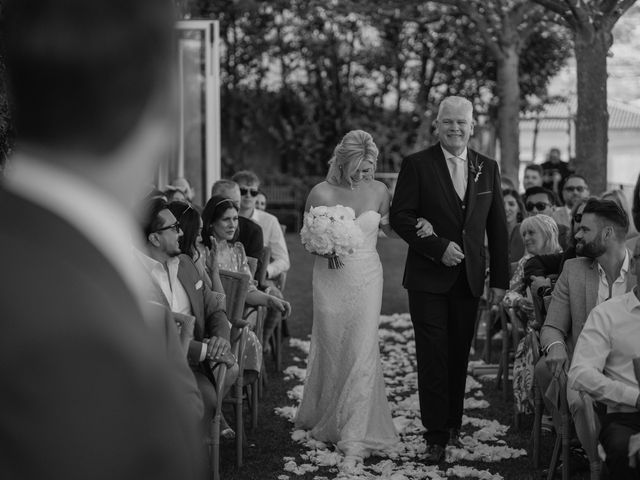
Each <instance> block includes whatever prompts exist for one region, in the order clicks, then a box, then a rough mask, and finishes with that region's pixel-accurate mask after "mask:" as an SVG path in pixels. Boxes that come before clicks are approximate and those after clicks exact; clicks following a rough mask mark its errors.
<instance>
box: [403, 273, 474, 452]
mask: <svg viewBox="0 0 640 480" xmlns="http://www.w3.org/2000/svg"><path fill="white" fill-rule="evenodd" d="M478 301H479V298H478V297H475V296H473V294H472V293H471V290H470V288H469V282H468V281H467V275H466V271H465V266H464V263H463V264H462V268H461V269H460V274H459V275H458V278H457V279H456V281H455V283H454V284H453V286H452V287H451V289H450V290H449V291H448V292H445V293H437V294H436V293H429V292H423V291H419V290H409V311H410V313H411V321H412V323H413V329H414V331H415V340H416V357H417V361H418V393H419V397H420V415H421V417H422V424H423V425H424V427H425V428H426V429H427V432H426V433H425V435H424V438H425V440H426V441H427V443H428V444H437V445H442V446H444V445H446V443H447V441H448V439H449V429H451V428H460V426H461V424H462V410H463V404H464V391H465V383H466V379H467V364H468V361H469V350H470V348H471V341H472V339H473V334H474V331H475V328H474V327H475V321H476V314H477V311H478Z"/></svg>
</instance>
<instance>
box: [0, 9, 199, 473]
mask: <svg viewBox="0 0 640 480" xmlns="http://www.w3.org/2000/svg"><path fill="white" fill-rule="evenodd" d="M2 13H3V17H4V24H3V25H2V28H1V29H0V32H1V34H2V37H3V38H2V46H3V52H2V54H3V57H4V59H5V62H6V77H7V81H8V88H9V104H10V108H11V113H12V120H13V122H14V126H15V129H16V132H17V148H16V154H15V156H14V158H13V159H12V162H13V169H12V172H11V174H10V175H8V176H7V179H6V184H5V185H4V186H2V187H0V222H1V223H2V229H1V230H0V251H1V252H2V268H3V276H4V278H5V279H6V281H5V282H3V285H2V288H1V289H0V325H2V327H4V328H3V332H4V333H3V334H2V336H0V383H1V384H2V395H0V432H2V440H3V441H2V444H3V447H4V448H2V450H1V451H0V478H7V479H9V478H15V479H18V478H19V479H23V480H24V479H43V478H47V479H54V480H57V479H60V480H62V479H64V480H75V479H77V480H86V479H89V478H90V479H92V480H111V479H119V480H128V479H130V480H138V479H142V478H153V479H154V480H160V479H166V480H169V479H176V478H181V479H184V478H189V479H191V478H197V477H198V476H199V473H200V472H199V467H200V465H201V464H202V462H201V459H200V455H199V453H200V451H201V449H202V448H201V444H199V443H198V439H197V436H196V431H195V429H194V427H196V426H197V420H196V419H195V418H194V416H193V415H192V412H191V411H189V409H188V408H187V407H186V406H185V405H184V403H183V402H181V399H182V398H183V397H182V396H181V393H180V392H179V391H178V390H179V388H180V387H178V386H177V385H178V384H179V380H178V379H177V378H176V377H175V368H173V366H172V365H171V364H170V362H169V358H168V356H167V354H166V351H164V350H163V349H164V345H162V343H161V342H159V341H158V338H157V337H156V334H157V329H155V328H152V325H155V324H157V322H154V319H152V318H148V317H145V312H146V310H145V304H144V302H142V301H141V297H140V295H139V293H140V292H141V285H140V283H139V281H140V277H139V275H138V273H137V270H135V268H134V265H135V263H134V262H133V261H132V257H131V244H132V243H133V244H137V243H138V242H139V239H138V238H131V232H135V231H137V229H136V227H135V222H134V219H133V218H131V216H130V213H129V212H130V211H131V210H132V205H133V204H134V203H133V201H134V199H132V198H130V197H131V192H135V191H138V190H139V189H140V186H141V185H143V184H144V183H145V182H146V181H147V179H148V178H151V176H152V172H153V170H154V167H155V164H156V161H157V159H158V158H162V155H163V154H164V151H165V147H166V140H165V139H167V138H170V137H171V130H170V127H171V125H170V122H169V121H168V119H169V113H170V110H171V108H170V107H171V105H172V102H171V98H173V94H172V85H171V84H172V80H171V79H172V75H171V71H170V70H171V66H172V64H173V56H172V50H173V36H172V31H173V23H174V20H175V19H174V12H173V4H172V2H170V1H168V0H137V1H135V2H131V1H129V0H91V1H87V0H55V1H54V0H7V1H6V2H3V12H2Z"/></svg>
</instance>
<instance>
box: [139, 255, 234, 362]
mask: <svg viewBox="0 0 640 480" xmlns="http://www.w3.org/2000/svg"><path fill="white" fill-rule="evenodd" d="M179 260H180V264H179V265H178V280H179V281H180V284H181V285H182V287H183V288H184V290H185V292H186V293H187V296H188V297H189V303H190V304H191V313H192V314H193V316H194V317H195V324H194V327H193V340H192V341H191V342H190V344H189V350H188V352H187V356H188V358H189V360H190V362H191V363H198V359H199V358H200V352H201V351H202V341H203V340H204V339H205V338H210V337H222V338H225V339H226V340H229V335H230V331H231V327H230V324H229V321H228V320H227V314H226V313H225V305H224V303H223V302H222V301H221V300H220V299H219V298H218V297H217V296H216V295H215V294H214V292H212V291H211V289H210V288H209V287H207V285H206V283H205V282H204V281H203V279H202V276H201V275H200V272H199V271H198V269H197V267H196V266H195V264H194V263H193V260H191V258H190V257H189V256H188V255H184V254H182V255H180V257H179ZM153 286H154V287H155V288H154V289H153V291H152V298H151V300H153V301H155V302H157V303H160V304H162V305H164V306H166V308H167V309H169V311H170V310H171V308H170V306H169V302H168V301H167V298H166V297H165V295H164V293H163V292H162V290H161V289H160V287H158V286H157V285H156V284H155V283H153Z"/></svg>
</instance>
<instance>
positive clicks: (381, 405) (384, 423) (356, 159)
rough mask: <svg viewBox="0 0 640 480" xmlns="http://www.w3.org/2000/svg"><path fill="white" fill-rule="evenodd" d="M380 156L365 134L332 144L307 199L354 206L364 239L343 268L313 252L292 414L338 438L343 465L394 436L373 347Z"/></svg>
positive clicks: (423, 231) (382, 207)
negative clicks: (309, 308)
mask: <svg viewBox="0 0 640 480" xmlns="http://www.w3.org/2000/svg"><path fill="white" fill-rule="evenodd" d="M377 157H378V148H377V147H376V145H375V143H374V142H373V138H372V137H371V135H370V134H368V133H367V132H364V131H362V130H353V131H351V132H349V133H347V134H346V135H345V136H344V138H343V139H342V141H341V142H340V144H339V145H338V146H337V147H336V148H335V150H334V156H333V158H332V159H331V161H330V162H329V165H330V167H329V172H328V174H327V179H326V181H324V182H321V183H319V184H318V185H316V186H315V187H313V189H312V190H311V192H310V193H309V197H308V198H307V203H306V210H307V211H309V209H310V208H311V207H317V206H321V205H322V206H335V205H343V206H346V207H351V208H352V209H353V210H354V212H355V214H356V223H357V224H358V226H359V227H360V228H361V229H362V232H363V234H364V238H365V240H364V242H363V244H362V245H361V246H360V248H359V249H358V250H357V251H356V252H355V253H353V254H352V255H349V256H348V257H345V258H341V260H342V261H343V263H344V267H343V268H341V269H335V270H331V269H329V268H328V266H327V260H326V259H325V258H322V257H320V256H318V257H317V258H316V261H315V264H314V267H313V327H312V332H311V349H310V352H309V359H308V366H307V375H306V380H305V385H304V394H303V398H302V402H301V404H300V407H299V409H298V412H297V415H296V418H295V423H296V427H298V428H303V429H305V430H310V433H311V435H312V436H313V437H314V438H315V439H317V440H320V441H325V442H331V443H334V444H336V445H337V447H338V449H339V450H340V451H341V452H342V453H343V454H344V455H345V456H346V457H347V458H346V459H345V464H346V463H348V462H352V464H354V465H355V463H357V462H360V461H361V460H362V459H363V458H365V457H367V456H369V455H370V454H372V453H374V452H378V451H388V450H390V449H391V448H392V447H393V446H394V445H395V444H396V443H397V442H398V436H397V433H396V430H395V428H394V425H393V421H392V419H391V411H390V409H389V404H388V403H387V397H386V393H385V385H384V378H383V376H382V366H381V364H380V353H379V350H378V324H379V320H380V307H381V304H382V265H381V263H380V258H379V257H378V252H377V251H376V242H377V239H378V229H382V231H383V232H385V234H387V235H391V234H393V232H392V230H391V227H390V226H389V219H388V212H389V203H390V199H391V195H390V193H389V191H388V190H387V187H386V186H385V185H384V184H383V183H382V182H379V181H376V180H373V174H374V172H375V168H376V161H377ZM416 228H417V229H418V231H419V233H418V234H419V235H420V236H428V235H431V234H432V230H431V225H430V224H429V223H428V222H427V221H426V220H422V219H420V220H419V222H418V224H417V225H416ZM394 236H395V235H394Z"/></svg>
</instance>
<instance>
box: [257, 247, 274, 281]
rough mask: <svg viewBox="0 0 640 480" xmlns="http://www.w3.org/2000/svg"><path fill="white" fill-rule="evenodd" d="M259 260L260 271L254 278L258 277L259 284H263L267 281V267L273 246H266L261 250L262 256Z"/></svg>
mask: <svg viewBox="0 0 640 480" xmlns="http://www.w3.org/2000/svg"><path fill="white" fill-rule="evenodd" d="M258 260H259V261H258V271H257V272H256V273H255V275H254V277H253V278H255V279H256V281H257V282H258V285H260V286H263V285H264V284H265V283H266V281H267V267H268V266H269V262H270V261H271V247H269V246H267V247H264V248H263V249H262V251H261V252H260V258H259V259H258Z"/></svg>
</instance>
